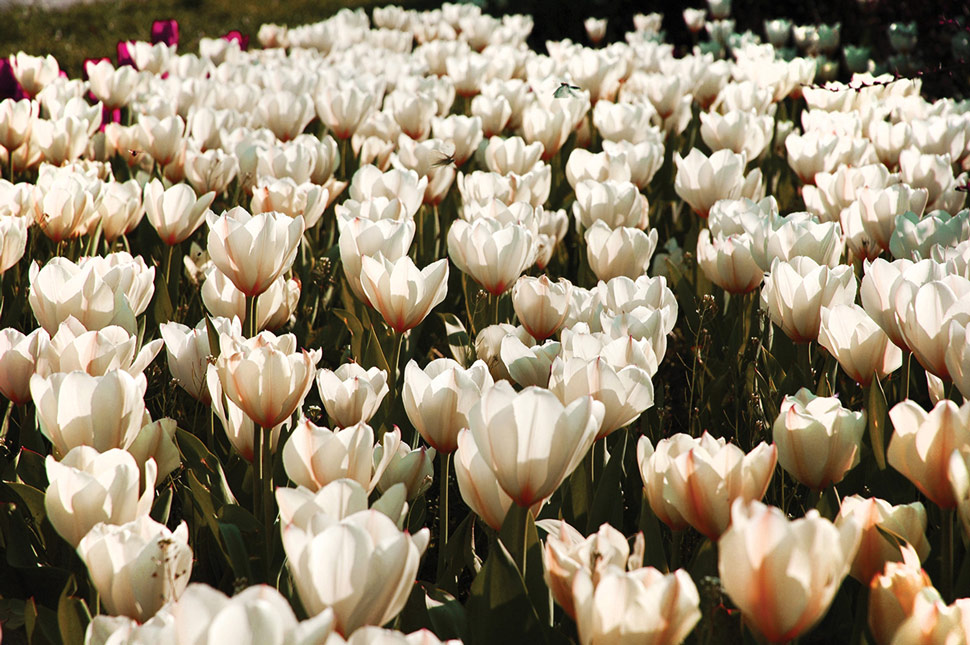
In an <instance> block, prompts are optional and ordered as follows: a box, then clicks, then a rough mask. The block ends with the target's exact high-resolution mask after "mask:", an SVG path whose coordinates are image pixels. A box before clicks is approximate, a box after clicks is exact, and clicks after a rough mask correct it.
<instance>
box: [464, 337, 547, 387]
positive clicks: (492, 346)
mask: <svg viewBox="0 0 970 645" xmlns="http://www.w3.org/2000/svg"><path fill="white" fill-rule="evenodd" d="M508 335H515V336H516V337H518V339H519V341H520V342H521V343H522V344H523V345H524V346H525V347H526V348H531V347H533V346H534V345H535V338H533V337H532V336H531V335H530V334H529V332H527V331H526V330H525V327H523V326H521V325H519V326H518V327H513V326H512V325H509V324H508V323H500V324H498V325H489V326H488V327H485V328H484V329H482V330H481V331H480V332H478V335H477V336H476V337H475V356H476V357H477V358H478V359H479V360H480V361H482V362H483V363H485V365H487V366H488V371H489V373H490V374H491V375H492V379H493V380H495V381H501V380H508V379H510V378H511V375H510V374H509V370H508V367H507V366H506V364H505V361H504V360H503V358H502V346H503V345H504V344H505V337H506V336H508ZM550 364H551V359H550Z"/></svg>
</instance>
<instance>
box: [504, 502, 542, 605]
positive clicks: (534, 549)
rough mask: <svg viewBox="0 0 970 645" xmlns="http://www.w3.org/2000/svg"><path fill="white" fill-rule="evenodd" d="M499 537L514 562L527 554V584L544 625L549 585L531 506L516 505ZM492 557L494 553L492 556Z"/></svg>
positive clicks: (525, 573)
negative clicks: (547, 584)
mask: <svg viewBox="0 0 970 645" xmlns="http://www.w3.org/2000/svg"><path fill="white" fill-rule="evenodd" d="M499 539H500V540H501V542H502V544H503V545H504V546H505V547H506V548H507V549H508V551H509V553H511V554H512V558H513V560H514V562H515V563H516V564H517V565H519V564H520V563H521V562H522V554H523V552H525V554H526V558H525V560H526V564H525V568H526V570H525V572H524V573H523V572H520V573H523V576H522V577H523V578H524V579H525V587H526V590H527V591H528V592H529V597H530V598H531V599H532V604H533V607H534V608H535V611H536V614H537V615H538V616H539V620H540V621H541V622H542V624H547V623H548V622H549V588H548V587H547V586H546V581H545V580H544V579H543V576H542V545H541V544H540V543H539V534H538V533H537V532H536V523H535V520H534V519H533V517H532V513H531V512H530V511H529V509H528V508H523V507H521V506H519V505H517V504H513V505H512V506H511V508H509V512H508V514H506V516H505V522H504V523H503V524H502V530H501V531H500V532H499ZM490 557H491V556H490Z"/></svg>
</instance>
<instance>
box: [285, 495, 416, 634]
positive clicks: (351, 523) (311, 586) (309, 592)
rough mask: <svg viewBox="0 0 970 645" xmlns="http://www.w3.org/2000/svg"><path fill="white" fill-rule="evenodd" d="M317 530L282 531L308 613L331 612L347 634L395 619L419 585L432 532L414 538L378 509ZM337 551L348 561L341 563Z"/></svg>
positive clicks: (291, 528)
mask: <svg viewBox="0 0 970 645" xmlns="http://www.w3.org/2000/svg"><path fill="white" fill-rule="evenodd" d="M315 529H318V530H313V531H312V532H310V531H305V530H303V529H301V528H299V527H297V526H295V525H293V524H290V525H288V526H286V527H285V528H284V529H283V548H284V550H285V551H286V557H287V564H288V566H289V569H290V573H291V575H292V576H293V582H294V586H295V587H296V589H297V592H298V594H299V596H300V601H301V602H302V603H303V606H304V607H305V608H306V610H307V613H309V614H310V615H312V616H315V615H317V614H319V613H321V612H322V611H324V610H325V609H327V608H330V609H332V610H333V613H334V628H335V630H336V631H337V632H338V633H339V634H341V635H343V636H349V635H350V634H351V633H352V632H353V631H354V630H356V629H357V628H359V627H362V626H364V625H383V624H384V623H386V622H388V621H389V620H391V619H393V618H394V617H395V616H396V615H397V614H398V613H399V612H400V611H401V610H402V609H403V608H404V605H405V603H406V602H407V599H408V596H409V594H410V592H411V588H412V586H413V585H414V578H415V575H416V574H417V572H418V565H419V563H420V560H421V555H422V554H423V553H424V551H425V549H426V548H427V546H428V541H429V536H430V534H429V532H428V529H426V528H424V529H421V530H420V531H418V532H417V533H415V534H414V535H409V534H408V533H406V532H401V530H400V529H398V528H397V526H396V525H395V523H394V521H393V520H391V519H389V518H388V517H387V516H386V515H384V514H383V513H381V512H379V511H375V510H367V511H361V512H359V513H355V514H353V515H351V516H349V517H347V518H344V519H343V520H340V521H331V522H328V523H327V525H326V526H319V527H315ZM334 553H344V554H346V555H347V558H340V559H336V558H334V557H333V554H334ZM341 572H343V573H341Z"/></svg>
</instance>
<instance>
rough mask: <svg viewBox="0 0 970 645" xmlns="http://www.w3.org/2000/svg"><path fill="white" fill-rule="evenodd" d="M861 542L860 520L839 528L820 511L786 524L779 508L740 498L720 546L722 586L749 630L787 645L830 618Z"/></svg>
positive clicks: (735, 504)
mask: <svg viewBox="0 0 970 645" xmlns="http://www.w3.org/2000/svg"><path fill="white" fill-rule="evenodd" d="M859 540H860V531H859V525H858V524H856V523H855V521H846V522H845V523H844V524H843V525H842V526H840V527H836V526H835V525H833V524H832V523H831V522H829V521H828V520H826V519H824V518H822V517H821V516H820V515H819V514H818V512H817V511H815V510H810V511H809V512H808V513H807V514H806V515H805V517H803V518H801V519H797V520H794V521H789V520H788V519H787V518H786V517H785V514H784V512H783V511H782V510H781V509H778V508H775V507H773V506H765V505H764V504H762V503H760V502H757V501H750V502H745V501H743V500H738V501H736V502H735V503H734V505H733V506H732V507H731V527H730V528H729V529H728V530H727V531H725V533H724V535H723V536H722V537H721V539H720V541H719V542H718V553H719V557H718V571H719V572H720V576H721V583H722V584H723V585H724V591H726V592H727V594H728V596H730V598H731V600H732V601H733V602H734V604H735V605H736V606H737V607H738V608H739V609H740V610H741V615H742V616H743V617H744V619H745V620H746V621H747V622H748V624H749V625H751V626H752V627H754V628H755V629H757V630H758V631H759V632H760V633H761V634H762V635H763V636H764V637H765V639H767V640H768V642H771V643H786V642H788V641H790V640H792V639H794V638H797V637H798V636H799V635H801V634H803V633H805V632H807V631H808V630H809V629H811V628H812V626H814V625H815V624H816V623H817V622H818V621H819V620H821V619H822V616H824V615H825V612H826V611H827V610H828V608H829V605H830V604H831V603H832V599H833V598H834V597H835V593H836V591H838V589H839V587H840V586H841V584H842V579H843V578H845V576H846V574H848V572H849V568H850V566H851V564H852V558H853V556H854V555H855V553H856V550H857V549H858V548H859Z"/></svg>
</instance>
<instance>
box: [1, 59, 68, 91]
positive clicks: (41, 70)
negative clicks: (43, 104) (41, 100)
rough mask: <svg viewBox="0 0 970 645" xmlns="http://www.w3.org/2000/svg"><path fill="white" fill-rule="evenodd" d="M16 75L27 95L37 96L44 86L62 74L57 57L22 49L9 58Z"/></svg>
mask: <svg viewBox="0 0 970 645" xmlns="http://www.w3.org/2000/svg"><path fill="white" fill-rule="evenodd" d="M8 60H9V61H10V68H11V71H13V75H14V77H15V78H16V79H17V82H18V83H20V87H22V88H23V90H24V93H26V94H27V96H30V97H35V96H37V94H39V93H40V91H41V90H42V89H44V87H46V86H47V85H50V84H51V83H53V82H54V81H55V80H57V77H58V76H59V75H60V71H61V69H60V66H59V65H58V64H57V59H56V58H54V57H53V56H51V55H50V54H48V55H47V56H31V55H30V54H26V53H24V52H22V51H20V52H17V53H16V54H11V55H10V57H9V58H8Z"/></svg>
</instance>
